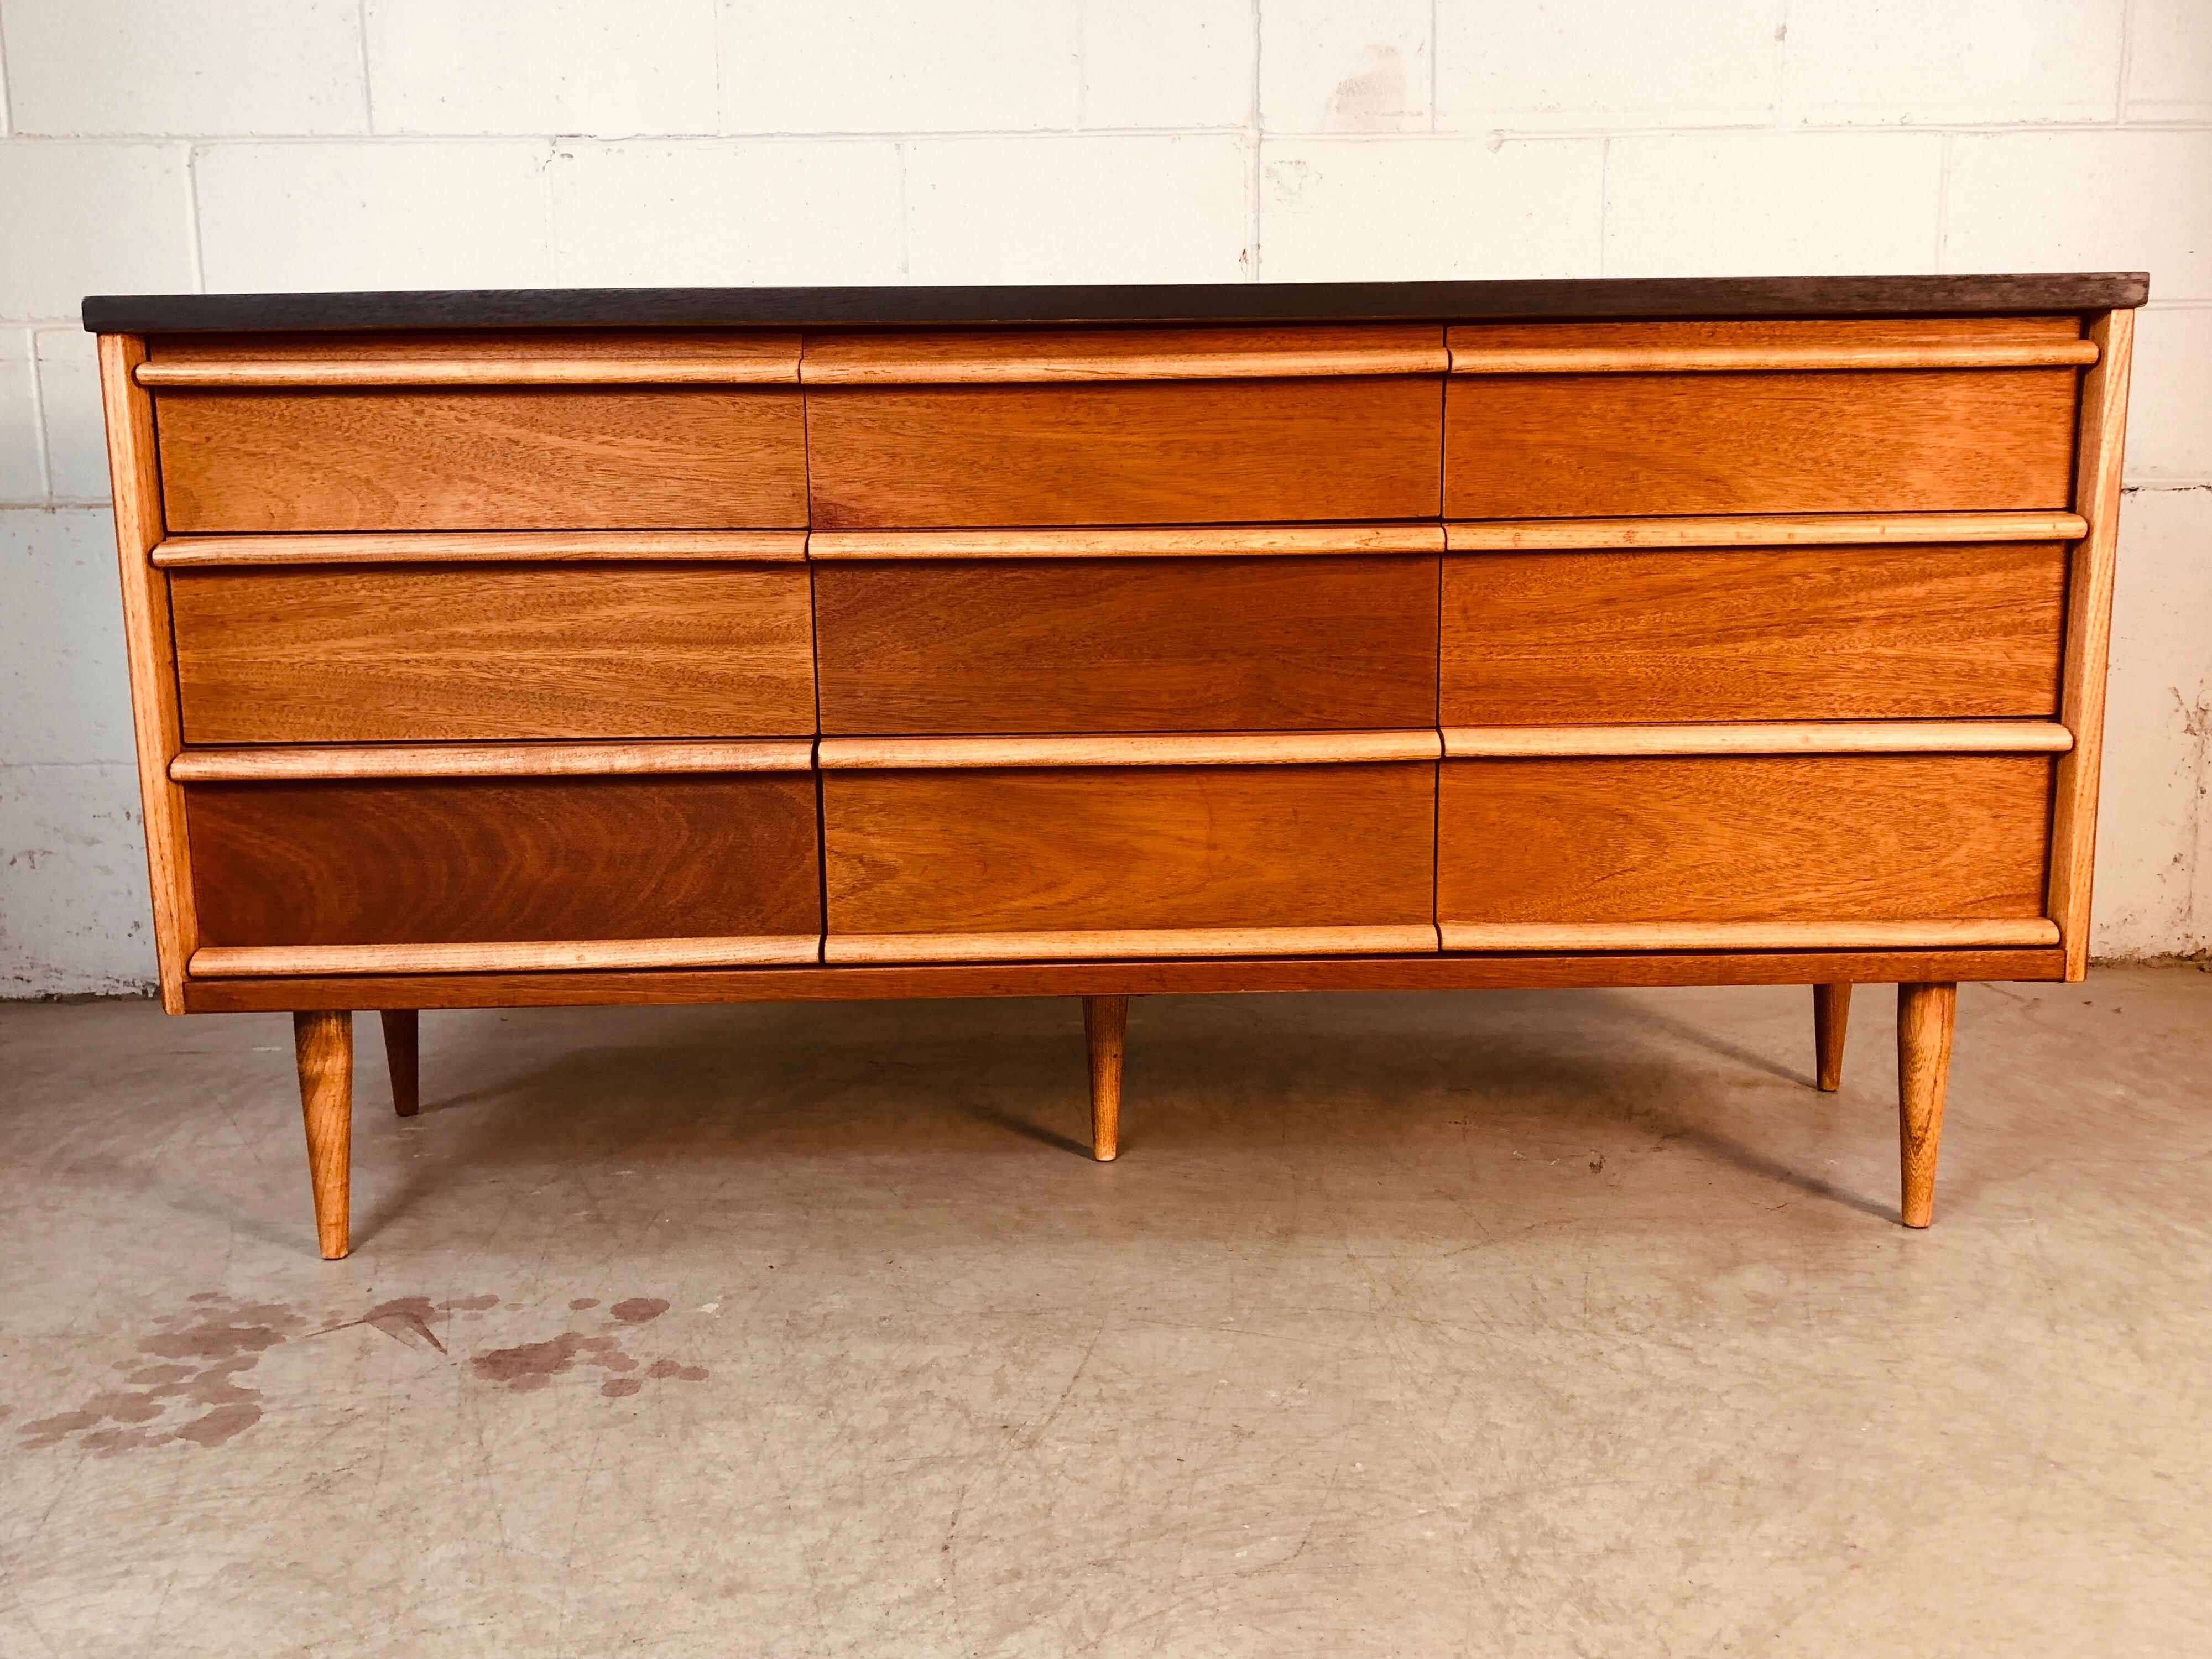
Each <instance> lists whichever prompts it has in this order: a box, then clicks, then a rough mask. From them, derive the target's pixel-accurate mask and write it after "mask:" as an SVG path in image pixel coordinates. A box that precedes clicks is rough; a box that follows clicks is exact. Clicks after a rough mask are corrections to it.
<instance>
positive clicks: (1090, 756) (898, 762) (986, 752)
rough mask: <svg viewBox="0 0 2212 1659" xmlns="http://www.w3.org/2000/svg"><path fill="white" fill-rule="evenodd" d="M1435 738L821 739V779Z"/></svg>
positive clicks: (1407, 750)
mask: <svg viewBox="0 0 2212 1659" xmlns="http://www.w3.org/2000/svg"><path fill="white" fill-rule="evenodd" d="M1442 753H1443V743H1442V740H1441V739H1440V738H1439V737H1438V736H1437V732H1436V731H1435V730H1434V729H1433V728H1431V729H1429V730H1426V731H1404V732H1170V733H1162V734H1161V735H1158V736H1142V737H1129V736H1115V737H1048V738H823V739H822V741H821V742H820V743H819V744H817V745H816V746H815V755H816V764H817V765H818V766H819V767H821V769H823V771H825V772H851V771H881V770H884V769H894V768H896V769H927V770H932V771H940V770H945V769H1004V768H1007V767H1036V766H1058V767H1072V766H1108V767H1120V766H1295V765H1311V764H1315V763H1330V762H1344V763H1351V762H1362V761H1409V760H1435V759H1436V758H1437V757H1438V756H1439V755H1440V754H1442Z"/></svg>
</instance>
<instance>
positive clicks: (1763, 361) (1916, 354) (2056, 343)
mask: <svg viewBox="0 0 2212 1659" xmlns="http://www.w3.org/2000/svg"><path fill="white" fill-rule="evenodd" d="M2096 361H2097V348H2096V345H2095V344H2094V343H2093V342H2091V341H2088V340H2052V341H2048V342H2025V341H2023V342H2020V343H1990V344H1986V345H1968V344H1960V345H1935V344H1929V345H1857V346H1812V345H1799V346H1790V345H1774V346H1613V347H1605V346H1596V347H1585V346H1568V347H1562V348H1558V349H1550V350H1546V349H1541V348H1524V349H1515V348H1512V347H1508V346H1488V347H1473V348H1460V347H1455V348H1453V350H1452V354H1451V372H1452V373H1453V374H1712V373H1718V372H1723V371H1726V372H1737V373H1741V372H1743V371H1747V370H1756V369H1852V368H2051V367H2053V366H2056V365H2062V364H2075V365H2081V364H2087V363H2093V362H2096Z"/></svg>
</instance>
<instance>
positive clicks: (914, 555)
mask: <svg viewBox="0 0 2212 1659" xmlns="http://www.w3.org/2000/svg"><path fill="white" fill-rule="evenodd" d="M2045 516H2046V517H2048V516H2050V515H2047V514H2046V515H2045ZM1443 545H1444V532H1443V526H1441V525H1435V524H1231V525H1194V526H1180V527H1176V528H1169V529H1164V528H1162V527H1160V526H1157V525H1153V526H1146V527H1144V528H1141V529H1121V530H1081V529H1076V530H817V531H816V532H813V533H812V534H811V536H809V537H808V538H807V543H806V556H807V557H808V558H810V559H812V560H814V561H815V562H817V563H820V562H830V561H842V560H852V559H866V560H902V561H903V560H915V559H920V560H940V559H1182V558H1193V557H1207V556H1230V555H1236V556H1263V555H1274V554H1316V553H1319V554H1341V553H1440V552H1442V551H1443Z"/></svg>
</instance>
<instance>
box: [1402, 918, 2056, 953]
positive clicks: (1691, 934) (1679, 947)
mask: <svg viewBox="0 0 2212 1659" xmlns="http://www.w3.org/2000/svg"><path fill="white" fill-rule="evenodd" d="M1437 932H1438V933H1440V934H1441V935H1442V936H1443V948H1444V949H1445V950H1447V951H1857V950H1910V949H1914V948H1921V947H1924V948H1928V949H1957V948H1960V947H1964V946H1976V945H2056V944H2057V943H2058V924H2057V922H2055V921H2049V920H2047V919H2045V918H2044V917H2041V916H2022V917H1999V918H1996V919H1995V920H1982V919H1978V918H1972V917H1969V918H1964V919H1953V918H1948V917H1943V918H1935V919H1931V920H1929V921H1602V922H1552V921H1483V922H1466V921H1446V922H1441V923H1439V924H1438V927H1437Z"/></svg>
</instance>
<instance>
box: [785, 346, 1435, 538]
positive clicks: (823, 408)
mask: <svg viewBox="0 0 2212 1659" xmlns="http://www.w3.org/2000/svg"><path fill="white" fill-rule="evenodd" d="M1442 420H1443V384H1442V380H1441V377H1439V376H1432V375H1431V376H1410V375H1409V376H1402V377H1361V378H1345V377H1318V378H1310V379H1303V380H1159V381H1127V382H1123V381H1106V382H1098V383H1094V384H1085V385H1076V386H919V387H915V386H908V387H896V388H883V389H878V388H875V387H872V386H810V387H809V388H808V390H807V393H806V422H807V441H808V453H809V456H810V465H811V479H812V485H813V507H814V523H815V524H816V525H817V526H823V527H830V528H835V527H859V526H915V527H925V528H926V527H930V526H994V525H1075V524H1099V525H1114V524H1230V523H1237V522H1239V521H1245V520H1301V519H1419V518H1433V517H1434V516H1435V514H1436V512H1437V499H1438V489H1439V474H1440V470H1441V469H1440V463H1439V459H1438V453H1437V451H1438V439H1439V427H1440V423H1441V422H1442Z"/></svg>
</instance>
